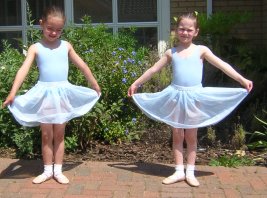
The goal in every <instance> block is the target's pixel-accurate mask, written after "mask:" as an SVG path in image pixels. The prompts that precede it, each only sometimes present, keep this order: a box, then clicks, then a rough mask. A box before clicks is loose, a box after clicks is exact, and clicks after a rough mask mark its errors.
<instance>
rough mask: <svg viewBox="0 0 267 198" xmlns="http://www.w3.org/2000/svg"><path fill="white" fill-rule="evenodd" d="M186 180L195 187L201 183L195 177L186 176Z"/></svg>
mask: <svg viewBox="0 0 267 198" xmlns="http://www.w3.org/2000/svg"><path fill="white" fill-rule="evenodd" d="M186 182H187V183H188V184H189V185H190V186H193V187H198V186H199V185H200V183H199V181H198V180H197V178H195V177H186Z"/></svg>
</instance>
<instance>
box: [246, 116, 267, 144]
mask: <svg viewBox="0 0 267 198" xmlns="http://www.w3.org/2000/svg"><path fill="white" fill-rule="evenodd" d="M263 112H265V114H267V112H266V111H263ZM255 119H256V120H257V121H258V122H260V123H261V124H262V126H263V127H262V128H263V131H262V132H261V131H254V132H253V133H248V134H249V135H250V138H249V140H248V142H249V143H248V144H247V146H248V148H250V149H267V122H266V121H263V120H262V119H260V118H258V117H257V116H255Z"/></svg>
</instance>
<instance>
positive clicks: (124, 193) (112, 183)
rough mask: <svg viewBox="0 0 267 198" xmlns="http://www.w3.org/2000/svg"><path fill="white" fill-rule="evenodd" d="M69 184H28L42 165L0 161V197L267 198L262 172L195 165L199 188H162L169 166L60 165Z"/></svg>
mask: <svg viewBox="0 0 267 198" xmlns="http://www.w3.org/2000/svg"><path fill="white" fill-rule="evenodd" d="M63 169H64V173H65V175H66V176H68V177H69V179H70V184H68V185H61V184H58V183H57V182H56V181H55V180H53V179H51V180H49V181H47V182H45V183H43V184H32V179H33V178H34V177H35V176H36V175H38V174H39V173H41V172H42V161H40V160H20V159H4V158H0V197H1V198H60V197H64V198H169V197H170V198H172V197H173V198H180V197H193V198H236V197H245V198H263V197H265V198H266V197H267V168H266V167H259V166H251V167H240V168H226V167H210V166H197V171H196V176H197V177H198V179H199V181H200V184H201V186H200V187H197V188H196V187H195V188H194V187H190V186H188V184H187V183H186V182H179V183H176V184H172V185H163V184H162V183H161V181H162V179H163V178H164V177H166V176H168V175H170V174H171V173H172V171H173V165H170V164H157V163H132V164H131V163H124V162H92V161H86V162H71V161H68V162H65V164H64V166H63Z"/></svg>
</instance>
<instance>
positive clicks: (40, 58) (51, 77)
mask: <svg viewBox="0 0 267 198" xmlns="http://www.w3.org/2000/svg"><path fill="white" fill-rule="evenodd" d="M36 45H37V57H36V62H37V66H38V68H39V73H40V75H39V81H43V82H55V81H66V80H67V79H68V71H69V60H68V48H67V43H66V41H60V44H59V46H58V47H57V48H55V49H50V48H47V47H45V46H44V45H43V44H41V43H36Z"/></svg>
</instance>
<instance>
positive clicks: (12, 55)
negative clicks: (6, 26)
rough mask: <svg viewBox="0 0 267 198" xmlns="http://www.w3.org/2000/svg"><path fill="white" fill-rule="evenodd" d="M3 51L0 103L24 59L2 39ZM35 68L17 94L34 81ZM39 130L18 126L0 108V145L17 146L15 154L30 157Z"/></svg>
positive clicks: (36, 144)
mask: <svg viewBox="0 0 267 198" xmlns="http://www.w3.org/2000/svg"><path fill="white" fill-rule="evenodd" d="M3 46H4V49H5V50H4V51H3V52H1V53H0V71H1V72H0V105H1V107H2V102H3V101H4V100H5V98H6V97H7V95H8V94H9V91H10V89H11V86H12V84H13V80H14V78H15V75H16V72H17V70H18V69H19V67H20V65H21V64H22V62H23V61H24V55H23V54H21V53H20V52H19V51H18V50H17V49H13V48H11V46H10V45H9V44H8V43H7V42H6V41H3ZM36 78H37V73H36V69H33V71H32V72H31V73H30V74H29V76H28V77H27V78H26V79H25V83H24V84H23V85H22V87H21V89H20V91H19V94H23V93H25V92H26V91H27V89H29V85H30V84H32V83H33V82H35V81H36ZM38 135H39V130H38V129H37V128H25V127H22V126H20V125H19V124H18V123H17V122H16V121H15V120H14V118H13V117H12V115H11V114H10V112H9V111H8V109H7V108H5V109H0V147H17V148H18V149H17V156H18V157H21V156H28V157H30V156H31V155H32V154H33V153H34V152H35V148H38V146H39V145H40V143H39V141H37V143H36V139H37V138H38Z"/></svg>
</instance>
